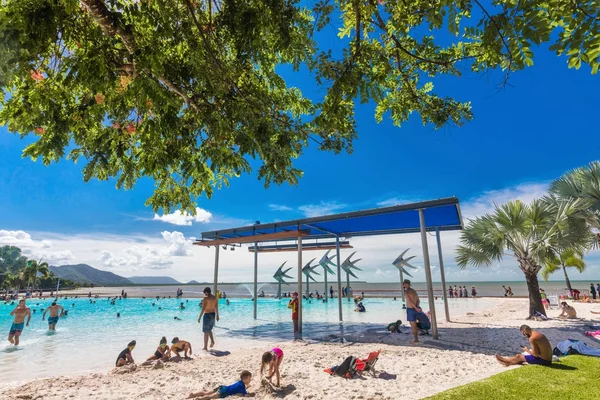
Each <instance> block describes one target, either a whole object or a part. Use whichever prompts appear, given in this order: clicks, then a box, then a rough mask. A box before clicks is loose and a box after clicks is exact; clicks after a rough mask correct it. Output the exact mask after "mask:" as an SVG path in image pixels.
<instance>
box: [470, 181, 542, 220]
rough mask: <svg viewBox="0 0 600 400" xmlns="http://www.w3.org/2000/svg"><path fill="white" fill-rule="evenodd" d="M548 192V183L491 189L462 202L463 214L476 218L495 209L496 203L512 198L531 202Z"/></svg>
mask: <svg viewBox="0 0 600 400" xmlns="http://www.w3.org/2000/svg"><path fill="white" fill-rule="evenodd" d="M547 193H548V183H544V182H542V183H523V184H520V185H517V186H514V187H510V188H505V189H501V190H489V191H486V192H483V193H482V194H481V195H479V196H476V197H474V198H471V199H469V200H467V201H465V202H464V203H462V204H461V210H462V214H463V216H464V217H466V218H474V217H477V216H480V215H483V214H486V213H490V212H492V211H494V208H495V207H494V203H495V204H502V203H506V202H508V201H511V200H517V199H518V200H521V201H523V202H525V203H529V202H531V201H532V200H534V199H537V198H540V197H542V196H544V195H546V194H547Z"/></svg>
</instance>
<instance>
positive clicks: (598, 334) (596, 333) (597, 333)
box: [585, 330, 600, 339]
mask: <svg viewBox="0 0 600 400" xmlns="http://www.w3.org/2000/svg"><path fill="white" fill-rule="evenodd" d="M585 336H591V337H593V338H594V339H600V330H598V331H587V332H586V333H585Z"/></svg>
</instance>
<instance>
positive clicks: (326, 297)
mask: <svg viewBox="0 0 600 400" xmlns="http://www.w3.org/2000/svg"><path fill="white" fill-rule="evenodd" d="M323 275H324V278H325V291H324V292H323V298H324V299H325V302H326V303H329V288H328V287H327V270H326V269H325V268H323Z"/></svg>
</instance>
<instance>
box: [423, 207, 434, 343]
mask: <svg viewBox="0 0 600 400" xmlns="http://www.w3.org/2000/svg"><path fill="white" fill-rule="evenodd" d="M419 222H420V223H421V245H422V246H423V262H424V264H425V278H426V279H427V299H428V301H429V311H430V312H431V327H432V330H433V338H434V339H437V338H438V329H437V319H436V317H435V303H434V298H433V284H432V282H431V264H430V262H429V247H428V246H427V228H426V225H425V213H424V211H423V209H422V208H421V209H419Z"/></svg>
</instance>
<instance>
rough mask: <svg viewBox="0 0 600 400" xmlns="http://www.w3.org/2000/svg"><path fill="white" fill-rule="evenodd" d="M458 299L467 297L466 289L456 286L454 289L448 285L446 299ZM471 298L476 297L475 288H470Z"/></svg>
mask: <svg viewBox="0 0 600 400" xmlns="http://www.w3.org/2000/svg"><path fill="white" fill-rule="evenodd" d="M460 297H469V292H468V290H467V287H466V286H459V287H458V288H457V287H456V285H454V287H452V285H449V286H448V298H450V299H452V298H460ZM471 297H477V290H476V289H475V286H471Z"/></svg>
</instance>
